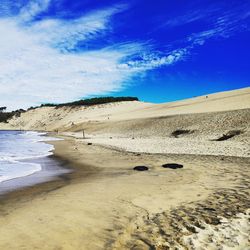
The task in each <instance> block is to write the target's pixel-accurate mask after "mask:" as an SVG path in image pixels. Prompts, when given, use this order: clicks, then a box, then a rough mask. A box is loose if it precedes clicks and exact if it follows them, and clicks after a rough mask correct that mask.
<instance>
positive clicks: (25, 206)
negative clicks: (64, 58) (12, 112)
mask: <svg viewBox="0 0 250 250" xmlns="http://www.w3.org/2000/svg"><path fill="white" fill-rule="evenodd" d="M249 96H250V89H249V88H247V89H242V90H238V91H232V92H225V93H218V94H214V95H209V96H208V97H207V98H206V97H205V96H204V97H198V98H194V99H189V100H184V101H180V102H175V103H170V104H160V105H153V104H148V103H140V102H128V103H116V104H108V105H101V106H98V107H91V108H72V109H70V108H61V109H54V108H41V109H37V110H33V111H29V112H27V113H25V114H23V115H22V116H21V117H20V118H16V119H13V120H11V121H10V123H9V124H7V125H6V124H5V125H0V126H1V127H2V128H12V129H14V128H22V129H37V130H38V129H39V130H50V131H53V130H56V129H58V130H59V135H60V136H64V138H65V140H64V141H56V142H52V143H53V144H54V145H55V155H56V156H57V157H59V158H60V159H61V160H63V161H64V162H66V165H68V166H71V167H72V168H73V170H74V171H73V173H71V174H67V175H64V176H60V177H58V178H57V179H56V180H55V181H53V182H49V183H44V184H42V185H38V186H35V187H32V188H27V189H24V190H20V191H17V192H13V193H10V194H8V195H6V196H4V197H1V200H0V201H1V207H0V208H1V210H0V212H1V214H0V225H1V227H0V249H18V250H19V249H87V250H88V249H91V250H92V249H93V250H94V249H244V250H245V249H250V248H249V246H250V241H249V240H250V239H249V235H250V225H249V219H250V214H249V208H250V204H249V192H250V189H249V187H250V182H249V180H250V170H249V165H250V164H249V163H250V158H249V141H250V136H249V135H250V124H249V121H250V119H249V118H250V98H249ZM83 128H84V129H85V132H86V135H87V137H88V138H87V139H82V138H81V137H82V129H83ZM176 131H177V132H176ZM178 131H179V132H178ZM180 131H181V133H180ZM183 131H186V132H183ZM232 131H233V132H232ZM235 131H237V133H235ZM226 134H227V135H234V136H232V137H231V138H229V139H227V140H224V141H216V140H217V139H219V138H221V137H223V135H226ZM88 143H90V144H91V143H92V144H91V145H88ZM129 151H130V152H129ZM138 152H139V153H138ZM171 162H176V163H180V164H183V165H184V168H181V169H176V170H173V169H164V168H162V167H161V165H162V164H164V163H171ZM136 165H146V166H148V167H149V171H145V172H137V171H134V170H133V167H134V166H136Z"/></svg>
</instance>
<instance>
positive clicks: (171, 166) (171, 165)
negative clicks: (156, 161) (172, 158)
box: [162, 163, 183, 169]
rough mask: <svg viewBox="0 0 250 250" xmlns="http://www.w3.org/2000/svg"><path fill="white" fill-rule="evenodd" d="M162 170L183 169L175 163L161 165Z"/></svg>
mask: <svg viewBox="0 0 250 250" xmlns="http://www.w3.org/2000/svg"><path fill="white" fill-rule="evenodd" d="M162 167H163V168H171V169H177V168H183V165H181V164H177V163H166V164H163V165H162Z"/></svg>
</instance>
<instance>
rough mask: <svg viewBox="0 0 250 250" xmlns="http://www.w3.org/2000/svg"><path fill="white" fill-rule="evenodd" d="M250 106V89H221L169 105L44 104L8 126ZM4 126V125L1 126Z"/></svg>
mask: <svg viewBox="0 0 250 250" xmlns="http://www.w3.org/2000/svg"><path fill="white" fill-rule="evenodd" d="M249 108H250V88H245V89H239V90H234V91H228V92H221V93H216V94H211V95H207V96H201V97H196V98H191V99H187V100H183V101H177V102H171V103H166V104H152V103H144V102H136V101H133V102H120V103H110V104H103V105H96V106H91V107H76V108H70V107H64V108H59V109H55V108H53V107H43V108H39V109H35V110H31V111H28V112H26V113H24V114H22V115H21V117H20V118H17V119H12V120H11V121H10V122H9V124H8V125H5V126H4V127H5V128H7V127H9V128H20V129H39V130H55V129H59V130H62V131H64V130H75V129H76V126H81V125H82V124H85V123H90V122H92V123H97V122H105V123H107V124H109V122H112V121H124V120H133V119H136V120H138V119H146V118H156V117H165V116H173V115H182V114H194V113H208V112H222V111H230V110H240V109H249ZM1 127H3V125H1Z"/></svg>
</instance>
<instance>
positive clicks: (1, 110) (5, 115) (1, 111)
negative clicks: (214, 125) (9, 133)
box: [0, 96, 139, 123]
mask: <svg viewBox="0 0 250 250" xmlns="http://www.w3.org/2000/svg"><path fill="white" fill-rule="evenodd" d="M125 101H139V99H138V98H137V97H130V96H127V97H96V98H91V99H85V100H79V101H75V102H68V103H60V104H53V103H46V104H42V105H40V106H39V107H30V108H28V109H27V110H32V109H37V108H41V107H55V108H60V107H76V106H93V105H98V104H105V103H113V102H125ZM6 109H7V108H6V107H0V122H6V123H7V122H8V120H9V119H11V118H13V117H14V116H20V115H21V113H23V112H25V110H23V109H19V110H15V111H12V112H6Z"/></svg>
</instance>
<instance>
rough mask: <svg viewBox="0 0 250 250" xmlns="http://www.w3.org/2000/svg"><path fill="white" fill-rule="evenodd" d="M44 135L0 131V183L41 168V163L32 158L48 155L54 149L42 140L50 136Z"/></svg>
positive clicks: (30, 132) (46, 139)
mask: <svg viewBox="0 0 250 250" xmlns="http://www.w3.org/2000/svg"><path fill="white" fill-rule="evenodd" d="M44 135H45V133H40V132H32V131H29V132H22V131H0V183H1V182H3V181H7V180H11V179H15V178H20V177H24V176H28V175H31V174H33V173H35V172H38V171H40V170H41V165H40V164H38V163H34V162H32V160H33V159H36V158H41V157H46V156H49V155H51V154H52V150H53V149H54V148H53V146H52V145H50V144H46V143H45V142H44V141H48V140H52V138H49V137H44ZM53 140H55V139H54V138H53Z"/></svg>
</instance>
